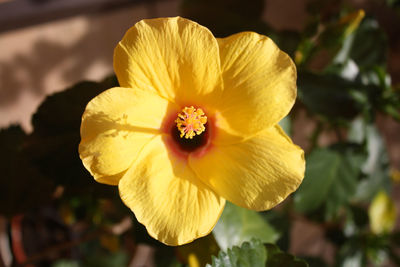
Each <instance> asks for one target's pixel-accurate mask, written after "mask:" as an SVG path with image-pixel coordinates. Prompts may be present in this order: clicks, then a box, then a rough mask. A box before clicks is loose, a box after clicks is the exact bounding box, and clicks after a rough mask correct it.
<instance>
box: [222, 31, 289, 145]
mask: <svg viewBox="0 0 400 267" xmlns="http://www.w3.org/2000/svg"><path fill="white" fill-rule="evenodd" d="M218 42H219V47H220V57H221V68H222V75H223V80H224V93H223V97H222V100H223V101H221V103H220V104H219V106H218V109H219V110H220V114H219V119H218V120H217V121H218V126H219V127H220V128H222V129H223V130H224V131H225V132H227V133H231V134H234V135H238V136H241V137H244V138H246V137H249V136H252V135H254V134H256V133H258V132H260V131H262V130H263V129H266V128H268V127H271V126H273V125H275V124H277V123H278V122H279V121H280V120H281V119H282V118H283V117H284V116H286V115H287V114H288V112H289V111H290V109H291V108H292V106H293V104H294V102H295V99H296V67H295V65H294V63H293V61H292V60H291V59H290V57H289V56H288V55H287V54H285V53H284V52H282V51H281V50H280V49H279V48H278V47H277V46H276V45H275V44H274V42H273V41H272V40H271V39H269V38H268V37H266V36H263V35H259V34H257V33H254V32H243V33H238V34H234V35H231V36H229V37H227V38H223V39H218ZM217 141H218V142H219V143H226V142H225V141H224V140H223V138H220V139H219V140H217Z"/></svg>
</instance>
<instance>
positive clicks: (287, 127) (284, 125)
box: [279, 115, 292, 136]
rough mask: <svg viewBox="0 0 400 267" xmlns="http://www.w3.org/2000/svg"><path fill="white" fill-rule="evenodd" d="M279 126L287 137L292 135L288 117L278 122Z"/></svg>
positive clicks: (290, 122)
mask: <svg viewBox="0 0 400 267" xmlns="http://www.w3.org/2000/svg"><path fill="white" fill-rule="evenodd" d="M279 126H281V127H282V129H283V131H284V132H285V133H286V134H287V135H288V136H291V135H292V121H291V120H290V116H289V115H288V116H286V117H284V118H283V119H282V120H281V121H280V122H279Z"/></svg>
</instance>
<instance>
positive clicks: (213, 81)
mask: <svg viewBox="0 0 400 267" xmlns="http://www.w3.org/2000/svg"><path fill="white" fill-rule="evenodd" d="M114 70H115V73H116V75H117V77H118V81H119V83H120V85H121V86H124V87H139V88H143V89H148V90H153V89H155V90H156V91H157V92H158V93H159V94H160V95H161V96H163V97H165V98H167V99H169V100H170V101H172V102H178V104H180V105H182V106H185V105H191V104H193V101H197V102H199V101H200V102H202V103H208V104H209V105H210V104H212V103H213V102H215V101H216V100H217V99H219V98H220V96H221V92H222V78H221V68H220V59H219V48H218V43H217V40H216V39H215V38H214V36H213V35H212V33H211V32H210V31H209V30H208V29H207V28H205V27H203V26H200V25H199V24H197V23H195V22H193V21H190V20H187V19H183V18H180V17H175V18H159V19H151V20H142V21H140V22H138V23H137V24H136V25H135V26H133V27H132V28H130V29H129V30H128V31H127V33H126V34H125V36H124V38H123V39H122V40H121V41H120V42H119V44H118V45H117V47H116V48H115V51H114Z"/></svg>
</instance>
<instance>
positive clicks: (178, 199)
mask: <svg viewBox="0 0 400 267" xmlns="http://www.w3.org/2000/svg"><path fill="white" fill-rule="evenodd" d="M119 191H120V196H121V199H122V200H123V201H124V203H125V204H126V205H127V206H128V207H130V208H131V209H132V211H133V212H134V213H135V215H136V218H137V219H138V221H139V222H141V223H143V224H144V225H145V226H146V229H147V231H148V232H149V234H150V235H151V236H153V237H154V238H156V239H158V240H160V241H161V242H163V243H165V244H168V245H181V244H184V243H188V242H191V241H192V240H193V239H195V238H199V237H201V236H205V235H207V234H208V233H209V232H210V231H211V230H212V228H213V227H214V225H215V224H216V222H217V220H218V218H219V216H220V214H221V212H222V210H223V207H224V204H225V200H224V199H223V198H221V197H219V196H218V195H217V194H215V193H214V191H212V190H211V189H210V188H209V187H207V186H206V185H205V184H203V183H202V182H201V181H200V180H199V179H197V178H196V177H195V174H194V173H193V172H192V171H191V170H190V168H189V167H188V164H187V162H186V161H185V160H183V159H177V158H174V157H173V156H172V155H171V154H170V152H169V151H168V150H167V148H166V146H165V144H164V142H163V140H162V137H160V136H158V137H155V138H154V139H153V140H152V141H151V142H150V143H149V144H147V145H146V146H145V148H144V149H143V151H142V152H141V153H140V156H139V158H138V159H137V160H136V161H135V163H134V164H133V166H132V167H131V168H130V169H129V170H128V171H127V173H126V174H125V175H124V176H123V178H122V179H121V180H120V183H119Z"/></svg>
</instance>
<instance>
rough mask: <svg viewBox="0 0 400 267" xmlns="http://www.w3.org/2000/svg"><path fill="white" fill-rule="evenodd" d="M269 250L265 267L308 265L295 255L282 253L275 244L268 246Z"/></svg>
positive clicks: (299, 266)
mask: <svg viewBox="0 0 400 267" xmlns="http://www.w3.org/2000/svg"><path fill="white" fill-rule="evenodd" d="M265 248H266V250H267V262H266V264H265V266H268V267H280V266H285V267H307V266H308V264H307V263H306V262H305V261H304V260H301V259H298V258H296V257H295V256H293V255H290V254H288V253H285V252H282V251H281V250H280V249H279V248H278V246H276V245H273V244H266V245H265Z"/></svg>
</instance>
